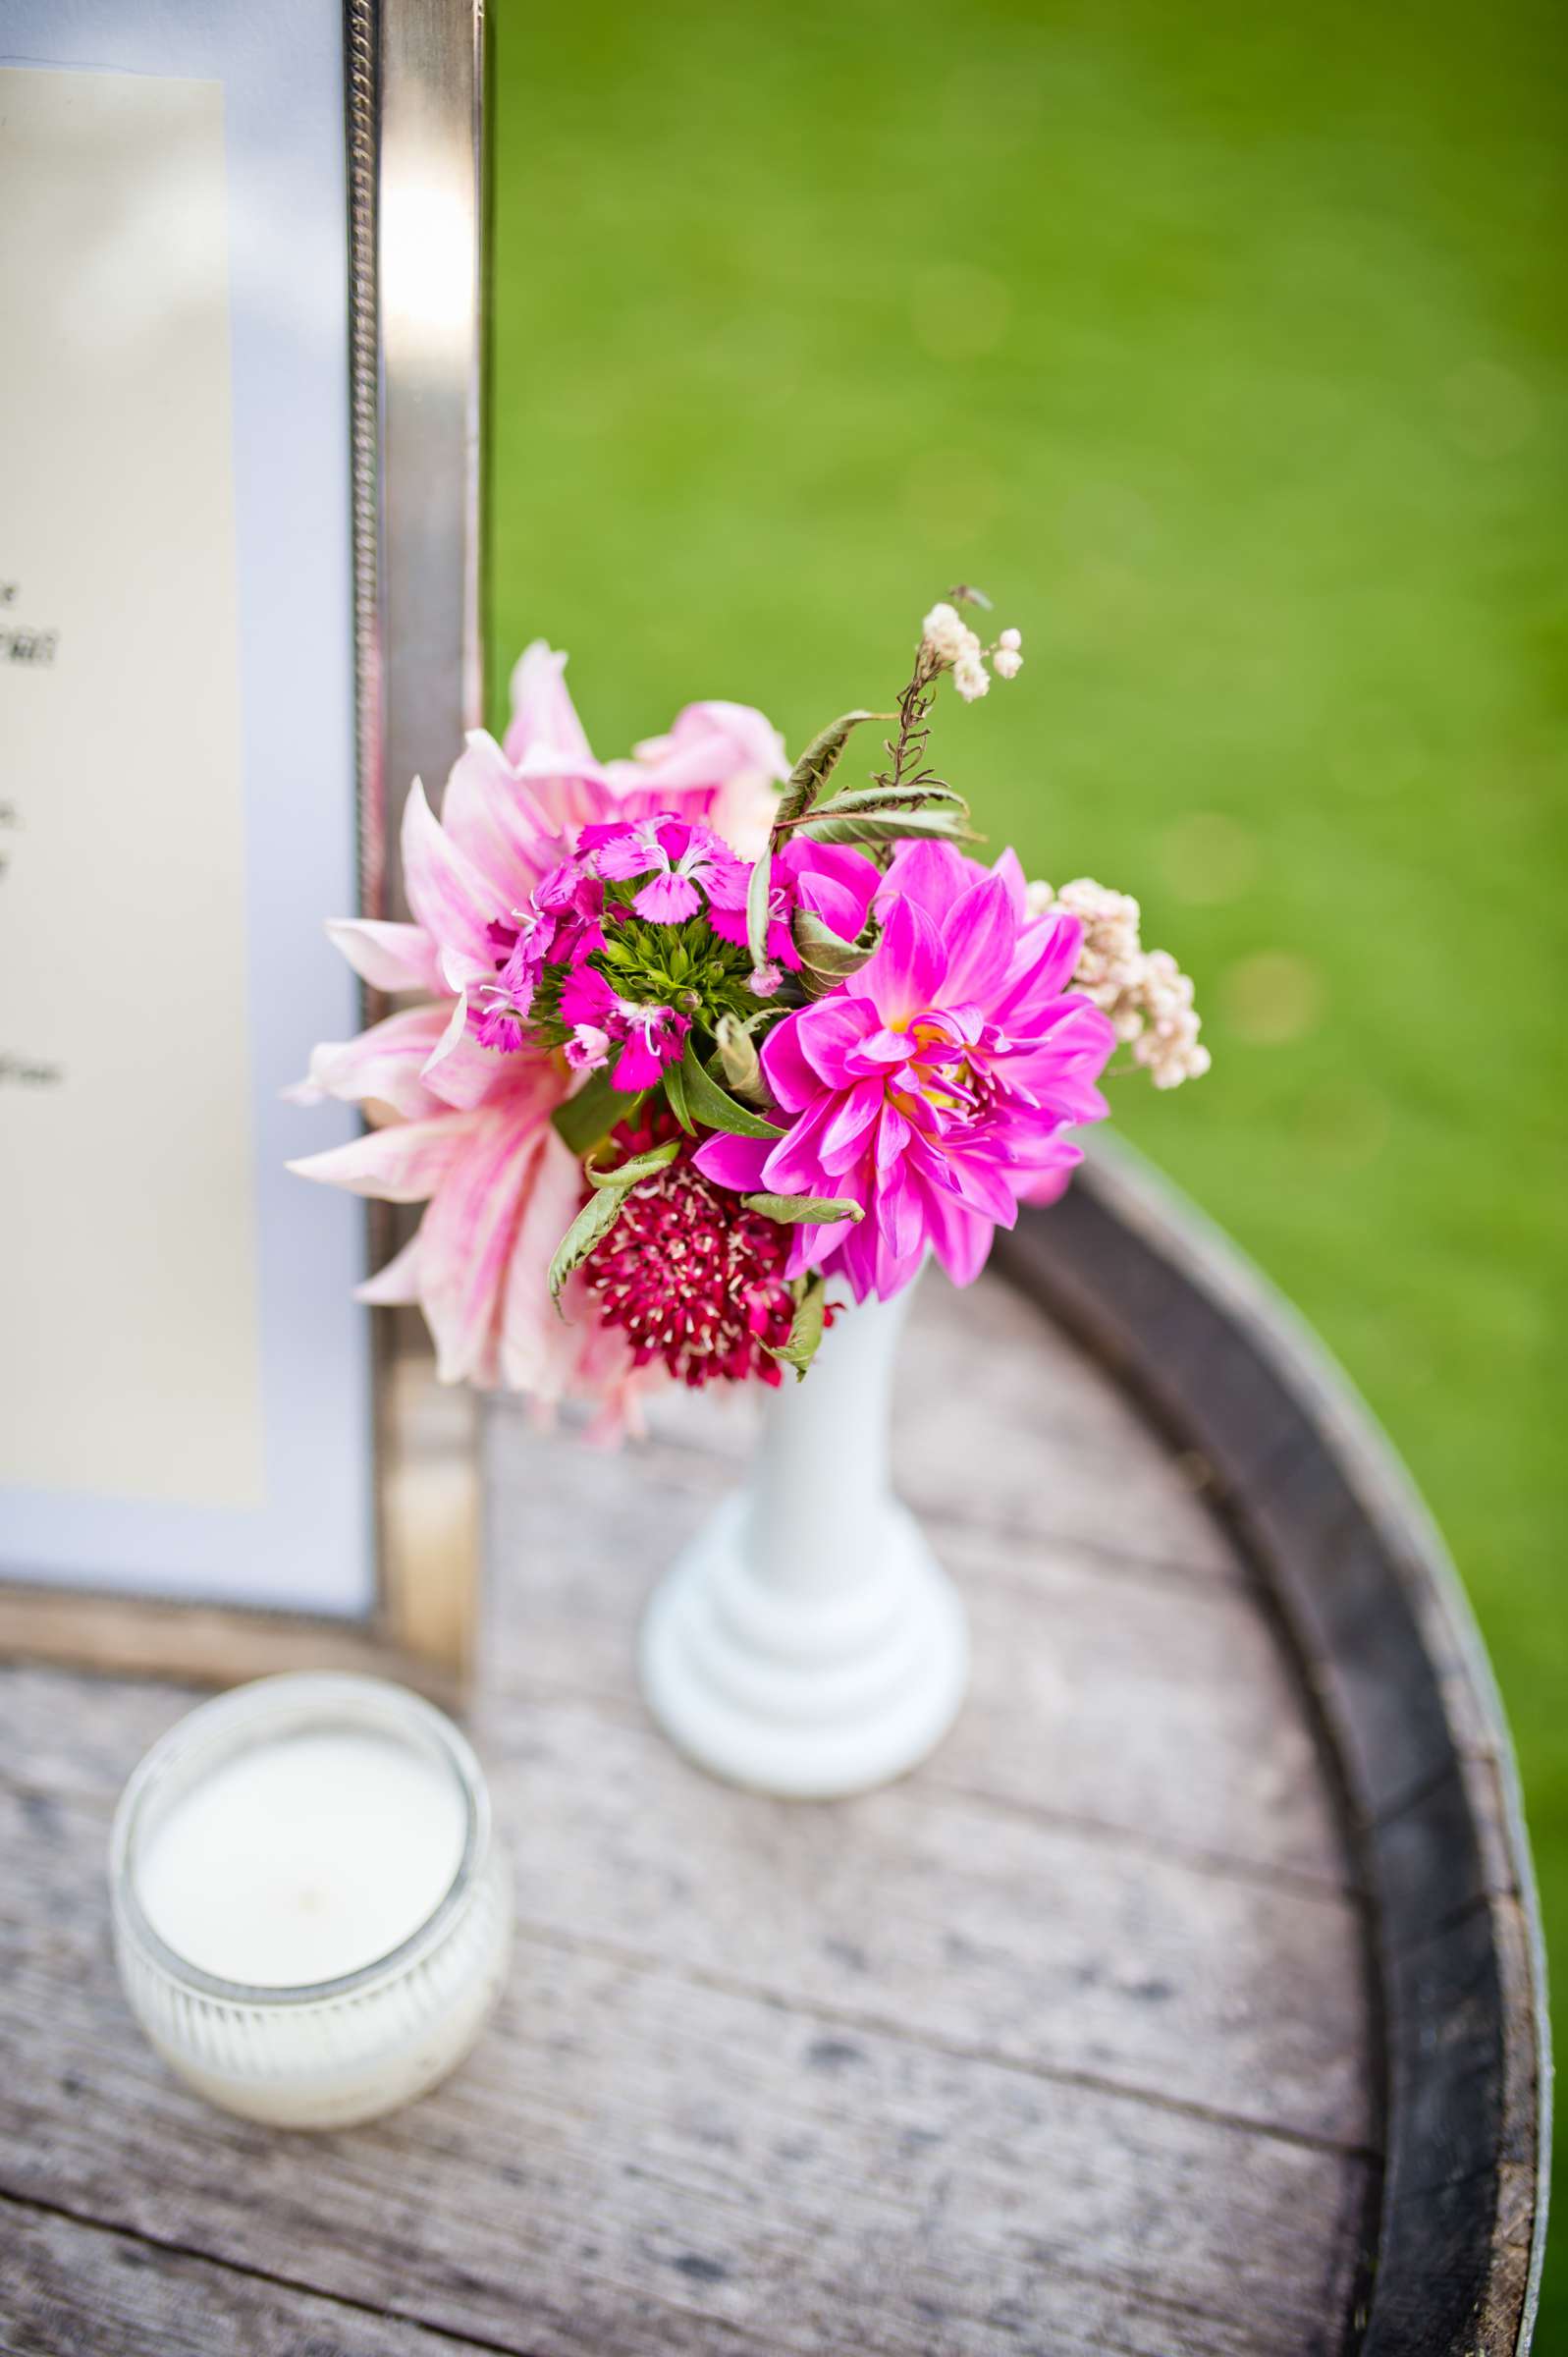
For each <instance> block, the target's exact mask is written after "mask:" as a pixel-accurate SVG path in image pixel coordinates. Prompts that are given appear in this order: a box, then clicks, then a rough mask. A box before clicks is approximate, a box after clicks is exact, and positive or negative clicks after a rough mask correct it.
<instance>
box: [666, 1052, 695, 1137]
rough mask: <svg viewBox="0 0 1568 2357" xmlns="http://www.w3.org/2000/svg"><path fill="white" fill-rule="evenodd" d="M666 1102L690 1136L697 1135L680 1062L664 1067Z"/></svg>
mask: <svg viewBox="0 0 1568 2357" xmlns="http://www.w3.org/2000/svg"><path fill="white" fill-rule="evenodd" d="M662 1085H663V1088H664V1092H665V1103H666V1104H667V1105H668V1106H669V1108H670V1110H671V1112H672V1113H673V1114H674V1116H675V1118H676V1121H677V1122H678V1123H679V1124H680V1126H681V1128H682V1129H683V1130H684V1131H685V1133H686V1135H687V1136H688V1137H695V1136H696V1134H697V1125H696V1124H695V1122H693V1120H692V1118H691V1113H690V1109H689V1107H688V1106H687V1104H686V1080H685V1073H684V1072H683V1070H682V1069H681V1067H680V1066H679V1065H678V1064H667V1065H666V1066H665V1069H664V1080H663V1083H662Z"/></svg>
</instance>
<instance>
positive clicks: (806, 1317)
mask: <svg viewBox="0 0 1568 2357" xmlns="http://www.w3.org/2000/svg"><path fill="white" fill-rule="evenodd" d="M827 1306H828V1281H827V1279H826V1278H825V1277H813V1278H812V1280H811V1282H810V1284H809V1285H808V1286H807V1287H806V1288H805V1291H804V1292H803V1293H802V1294H801V1296H800V1299H799V1300H798V1301H797V1302H796V1304H795V1314H794V1322H793V1323H792V1325H791V1326H790V1329H789V1340H788V1341H787V1342H786V1343H781V1344H780V1346H779V1348H778V1349H777V1350H775V1349H773V1348H772V1347H771V1346H770V1345H769V1344H767V1343H764V1344H763V1347H764V1349H766V1350H768V1353H769V1356H770V1357H772V1358H776V1359H778V1360H779V1361H780V1363H781V1364H782V1365H784V1366H786V1367H793V1368H794V1371H795V1381H796V1382H797V1383H804V1381H805V1379H806V1369H807V1368H808V1367H809V1366H810V1364H811V1362H812V1360H813V1359H814V1358H815V1357H816V1355H817V1345H818V1344H819V1343H820V1342H821V1341H822V1335H823V1328H824V1326H825V1324H826V1322H827V1321H826V1315H825V1313H826V1310H827Z"/></svg>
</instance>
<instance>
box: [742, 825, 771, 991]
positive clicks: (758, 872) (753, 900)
mask: <svg viewBox="0 0 1568 2357" xmlns="http://www.w3.org/2000/svg"><path fill="white" fill-rule="evenodd" d="M772 890H773V845H772V844H771V843H769V844H766V845H765V846H764V847H763V851H762V855H761V857H760V858H759V859H758V861H757V864H756V866H755V867H754V868H753V869H752V871H751V882H750V883H749V884H748V885H747V887H746V947H747V948H748V949H749V950H750V952H751V962H752V964H753V965H766V963H767V961H768V898H769V895H770V893H771V892H772Z"/></svg>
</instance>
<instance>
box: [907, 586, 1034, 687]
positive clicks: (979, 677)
mask: <svg viewBox="0 0 1568 2357" xmlns="http://www.w3.org/2000/svg"><path fill="white" fill-rule="evenodd" d="M920 641H921V646H922V649H923V650H926V649H929V652H930V656H931V659H932V660H931V669H932V670H933V671H950V672H951V673H952V684H953V685H954V686H955V687H956V688H957V690H958V693H959V694H960V695H961V696H962V697H963V700H964V702H965V703H966V704H972V703H974V702H976V701H977V700H978V699H979V697H981V696H983V695H985V694H986V693H987V692H988V690H989V688H990V686H991V674H990V672H988V671H987V669H986V661H987V658H988V656H989V658H990V661H991V666H992V670H994V671H995V672H996V675H997V677H998V679H999V680H1013V679H1016V678H1017V676H1018V674H1019V672H1020V671H1021V670H1022V668H1023V656H1022V654H1021V653H1020V651H1019V650H1020V648H1021V647H1022V645H1023V635H1022V633H1021V631H1018V630H1003V631H1002V633H1001V635H1000V638H999V639H998V640H997V643H996V645H995V646H993V647H986V646H982V645H981V643H980V639H979V636H978V634H977V633H976V632H975V631H974V630H971V629H970V628H969V625H968V624H967V623H966V622H965V621H964V619H963V616H962V615H961V614H960V613H959V612H958V609H957V607H956V606H951V605H949V604H948V603H947V602H946V599H943V600H942V601H941V602H940V603H939V604H937V605H935V606H933V607H932V609H931V612H930V613H929V614H928V615H927V616H926V619H925V621H924V622H923V623H922V624H921V626H920Z"/></svg>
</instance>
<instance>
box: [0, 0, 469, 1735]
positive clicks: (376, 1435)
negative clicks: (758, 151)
mask: <svg viewBox="0 0 1568 2357" xmlns="http://www.w3.org/2000/svg"><path fill="white" fill-rule="evenodd" d="M344 43H345V50H344V55H345V74H344V87H345V101H346V104H345V137H346V140H347V166H348V169H347V185H348V193H349V218H348V224H347V239H346V252H347V257H348V268H347V273H346V280H347V286H346V301H347V303H348V318H349V348H350V383H351V394H350V415H349V418H348V420H347V429H348V432H349V435H350V442H351V517H350V518H348V519H346V527H347V528H349V529H350V530H351V535H352V577H353V644H352V648H351V650H349V649H346V650H345V659H346V661H347V660H350V659H351V661H352V665H353V678H354V701H355V771H356V811H357V834H358V874H359V904H360V913H361V914H363V915H366V916H378V917H379V916H388V917H395V916H400V915H404V914H406V903H405V899H404V893H403V880H402V876H401V872H400V866H399V858H398V838H399V827H400V822H401V817H402V811H403V804H404V802H405V800H406V795H407V793H408V790H409V788H410V786H411V784H412V781H413V780H414V778H415V777H418V776H423V777H424V779H425V780H426V782H427V784H429V785H430V786H431V787H432V790H434V789H435V788H436V786H437V785H438V784H439V782H440V781H441V780H442V779H444V778H445V776H446V773H447V771H448V769H449V767H450V766H451V763H452V761H453V759H454V758H455V757H456V754H457V752H458V751H459V749H460V746H461V743H462V740H463V735H464V732H465V731H466V730H468V729H471V728H474V727H477V726H478V725H479V724H480V722H481V720H482V717H483V712H482V673H481V636H480V489H481V485H480V468H481V389H482V383H483V333H484V304H483V224H484V208H485V161H484V138H483V102H484V60H485V19H484V8H483V0H345V8H344ZM347 815H348V814H347V813H346V818H347ZM338 913H341V911H338V910H329V909H323V910H322V911H321V914H322V916H323V918H326V917H327V916H330V915H335V914H338ZM387 1012H389V1003H388V1002H387V1001H386V1000H385V999H383V998H382V997H381V996H380V995H379V994H378V993H376V992H374V991H372V990H369V989H366V990H365V992H364V993H363V1014H364V1016H365V1019H366V1020H367V1021H373V1020H375V1019H377V1018H378V1017H379V1016H380V1015H382V1014H386V1013H387ZM405 1218H406V1215H404V1214H402V1213H399V1212H398V1211H396V1210H395V1209H394V1208H393V1207H391V1206H387V1205H382V1204H370V1205H367V1206H366V1235H365V1248H366V1266H367V1268H374V1267H379V1266H380V1265H381V1263H382V1262H383V1261H384V1260H385V1259H386V1258H387V1257H389V1255H390V1253H391V1252H392V1251H393V1250H394V1249H395V1248H396V1246H397V1244H398V1243H399V1241H400V1240H401V1234H400V1221H402V1220H403V1219H405ZM364 1314H365V1315H366V1317H368V1318H369V1319H370V1321H371V1359H372V1385H371V1389H372V1398H373V1413H372V1426H373V1429H372V1430H371V1431H370V1432H369V1433H367V1434H366V1436H365V1446H366V1449H367V1450H368V1451H369V1452H370V1453H371V1456H372V1460H373V1461H372V1480H371V1493H372V1498H373V1511H374V1525H375V1528H374V1562H375V1578H374V1602H373V1605H372V1608H371V1610H370V1611H369V1613H368V1614H367V1615H365V1616H364V1617H357V1618H353V1619H347V1618H344V1617H340V1616H338V1615H332V1616H327V1615H325V1614H323V1615H313V1614H309V1613H301V1612H295V1611H270V1610H261V1609H256V1608H254V1607H250V1606H234V1607H231V1606H229V1605H227V1604H223V1603H208V1602H200V1603H194V1602H192V1603H188V1602H183V1601H182V1602H173V1601H169V1600H167V1599H164V1598H161V1597H157V1596H150V1595H142V1594H133V1595H126V1594H121V1593H118V1592H116V1593H107V1592H104V1591H101V1590H96V1591H95V1590H89V1589H85V1588H77V1587H65V1586H50V1587H42V1586H28V1585H23V1584H19V1583H7V1584H3V1585H0V1652H4V1653H7V1654H12V1655H21V1656H26V1657H31V1658H36V1659H43V1660H62V1661H72V1662H76V1663H82V1662H85V1663H87V1664H89V1665H91V1666H96V1667H102V1668H105V1669H114V1670H117V1671H131V1672H142V1673H146V1674H161V1675H168V1676H175V1677H182V1678H189V1679H193V1680H198V1681H202V1682H212V1683H226V1682H229V1681H231V1680H234V1679H237V1678H243V1677H252V1676H259V1675H264V1674H267V1673H269V1672H276V1671H284V1670H294V1669H298V1668H302V1667H313V1668H321V1669H358V1670H367V1671H374V1672H379V1673H382V1674H389V1675H393V1676H397V1677H402V1678H404V1679H406V1681H407V1682H409V1683H412V1684H414V1685H416V1686H419V1687H420V1688H422V1689H423V1690H425V1691H427V1692H429V1693H432V1694H434V1695H436V1696H437V1697H438V1698H440V1699H442V1700H445V1701H448V1702H452V1701H455V1700H460V1696H461V1691H462V1687H463V1685H464V1682H465V1680H466V1675H467V1672H468V1667H469V1663H470V1660H471V1656H472V1651H473V1645H474V1638H475V1630H476V1622H477V1611H478V1597H479V1580H480V1531H479V1514H478V1474H477V1450H476V1414H475V1408H474V1403H473V1401H472V1399H471V1398H470V1397H469V1395H468V1394H466V1393H465V1392H463V1391H460V1390H455V1389H444V1388H443V1387H441V1386H439V1385H438V1384H437V1382H436V1380H435V1369H434V1358H433V1353H432V1351H431V1349H430V1346H429V1343H428V1340H427V1338H426V1336H425V1332H424V1328H423V1325H422V1322H421V1321H420V1320H419V1319H418V1317H417V1315H416V1313H414V1312H412V1311H407V1310H399V1309H391V1308H381V1307H377V1308H372V1309H367V1310H366V1311H365V1313H364Z"/></svg>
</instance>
